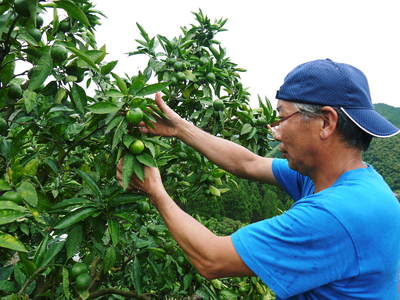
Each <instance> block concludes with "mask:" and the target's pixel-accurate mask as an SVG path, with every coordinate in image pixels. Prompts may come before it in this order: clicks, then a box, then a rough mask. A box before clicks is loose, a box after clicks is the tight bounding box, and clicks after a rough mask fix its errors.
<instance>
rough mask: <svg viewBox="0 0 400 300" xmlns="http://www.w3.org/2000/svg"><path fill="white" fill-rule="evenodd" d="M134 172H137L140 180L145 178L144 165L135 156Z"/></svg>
mask: <svg viewBox="0 0 400 300" xmlns="http://www.w3.org/2000/svg"><path fill="white" fill-rule="evenodd" d="M133 172H134V173H135V175H136V177H137V178H139V179H140V181H143V180H144V170H143V166H142V165H141V164H140V163H139V162H138V161H137V160H136V158H135V157H134V158H133Z"/></svg>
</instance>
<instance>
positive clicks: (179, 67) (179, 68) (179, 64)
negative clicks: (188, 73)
mask: <svg viewBox="0 0 400 300" xmlns="http://www.w3.org/2000/svg"><path fill="white" fill-rule="evenodd" d="M184 68H185V64H184V63H183V62H181V61H177V62H175V63H174V69H175V70H177V71H182V70H183V69H184Z"/></svg>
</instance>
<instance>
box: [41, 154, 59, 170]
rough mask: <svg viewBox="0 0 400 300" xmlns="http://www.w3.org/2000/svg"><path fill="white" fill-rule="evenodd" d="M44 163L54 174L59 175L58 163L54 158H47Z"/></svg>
mask: <svg viewBox="0 0 400 300" xmlns="http://www.w3.org/2000/svg"><path fill="white" fill-rule="evenodd" d="M44 162H45V163H46V164H47V165H48V166H49V167H50V169H51V170H52V171H53V172H54V173H56V174H57V173H58V166H57V162H56V161H55V159H54V158H52V157H46V158H45V159H44Z"/></svg>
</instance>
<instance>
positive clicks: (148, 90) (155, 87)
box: [137, 82, 169, 96]
mask: <svg viewBox="0 0 400 300" xmlns="http://www.w3.org/2000/svg"><path fill="white" fill-rule="evenodd" d="M168 84H169V83H168V82H160V83H155V84H150V85H148V86H145V87H144V88H142V89H141V90H140V91H139V92H138V93H137V96H146V95H150V94H154V93H157V92H159V91H161V90H163V89H164V88H166V87H167V86H168Z"/></svg>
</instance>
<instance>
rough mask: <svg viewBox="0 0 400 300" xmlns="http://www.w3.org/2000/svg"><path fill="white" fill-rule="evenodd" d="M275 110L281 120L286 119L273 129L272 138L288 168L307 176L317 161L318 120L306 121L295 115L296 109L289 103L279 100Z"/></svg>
mask: <svg viewBox="0 0 400 300" xmlns="http://www.w3.org/2000/svg"><path fill="white" fill-rule="evenodd" d="M277 110H278V113H279V116H280V117H281V118H287V119H285V120H283V121H282V122H281V123H280V124H279V126H277V127H274V128H273V132H274V136H275V138H276V140H278V141H279V142H280V145H279V149H280V151H281V152H282V155H283V157H285V158H286V159H287V160H288V163H289V167H290V168H292V169H294V170H296V171H298V172H300V173H302V174H304V175H309V174H310V173H311V172H312V170H313V169H314V168H315V164H316V161H317V160H316V157H317V155H318V146H319V143H320V139H319V130H318V128H319V126H318V121H320V119H318V118H311V119H306V118H305V117H304V116H303V115H302V114H301V113H296V112H297V111H298V108H297V107H296V106H295V105H294V104H293V102H289V101H283V100H279V101H278V106H277ZM288 117H289V118H288Z"/></svg>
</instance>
